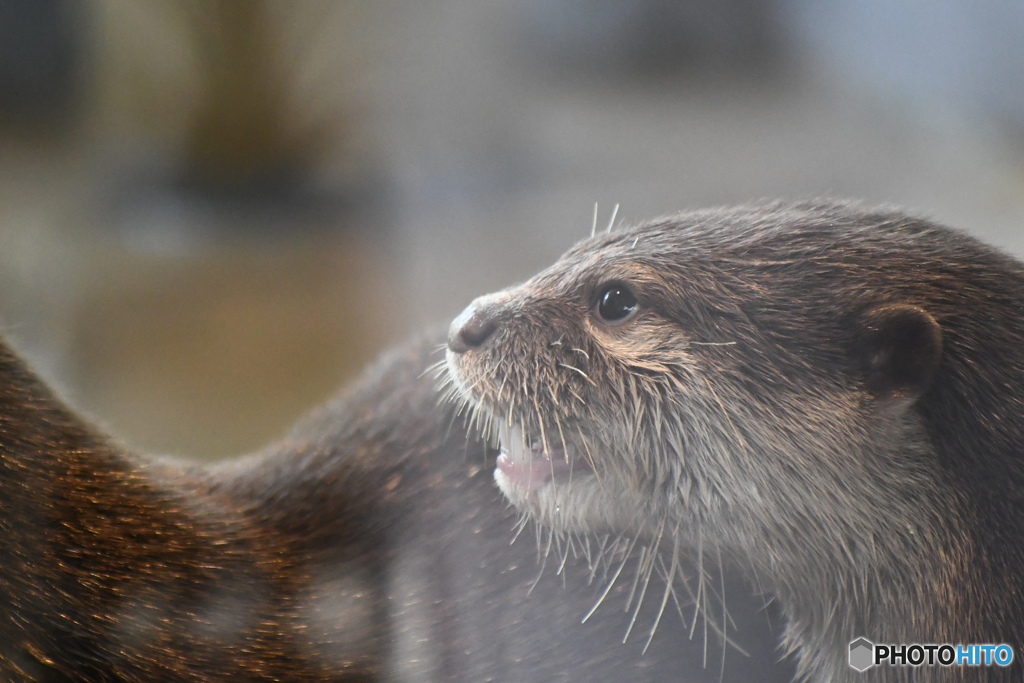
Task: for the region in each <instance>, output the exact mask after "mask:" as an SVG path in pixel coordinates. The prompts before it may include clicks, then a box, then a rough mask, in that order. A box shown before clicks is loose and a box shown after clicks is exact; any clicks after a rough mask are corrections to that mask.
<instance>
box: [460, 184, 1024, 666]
mask: <svg viewBox="0 0 1024 683" xmlns="http://www.w3.org/2000/svg"><path fill="white" fill-rule="evenodd" d="M609 282H622V283H625V284H627V285H628V286H629V287H630V288H632V290H633V292H634V293H635V294H636V297H637V299H638V301H639V306H640V308H639V313H638V314H637V315H636V316H635V317H633V318H631V319H630V320H629V321H628V322H626V323H625V324H622V325H616V326H610V325H605V324H602V323H601V322H600V321H598V320H597V318H596V317H595V315H594V314H593V308H594V305H595V301H596V296H597V292H598V291H599V290H600V288H601V286H602V285H604V284H606V283H609ZM473 305H474V307H475V309H476V310H477V311H478V313H479V315H480V316H483V317H485V318H487V319H493V320H494V321H497V329H496V332H495V333H494V334H493V335H492V337H491V338H490V339H488V341H487V343H486V344H485V345H483V346H481V348H478V349H472V350H470V351H469V352H467V353H464V354H455V353H451V352H450V353H449V354H448V363H449V367H450V370H451V382H452V387H453V388H452V391H451V393H452V396H453V397H454V398H455V399H456V400H457V401H462V402H465V403H466V404H467V405H468V406H469V407H470V409H471V410H474V411H476V414H477V416H478V418H477V419H478V421H479V422H480V423H481V424H482V425H483V426H484V427H485V428H489V429H490V430H491V431H492V432H494V431H500V426H501V425H502V424H506V425H514V426H517V427H519V428H521V429H522V430H523V431H524V432H525V433H526V434H528V435H530V438H541V439H543V440H552V439H554V440H556V443H557V442H559V441H564V443H565V448H566V451H567V452H568V453H569V454H570V456H569V457H571V458H575V459H576V461H577V462H585V463H586V464H587V465H588V467H587V468H583V467H581V468H579V469H580V471H579V476H576V477H574V479H573V480H570V481H564V480H558V481H554V482H552V483H551V484H550V485H548V486H547V487H546V488H544V489H542V490H541V491H540V492H539V495H533V496H530V495H526V494H525V493H523V492H522V491H519V490H516V489H515V487H511V486H504V487H503V490H504V491H505V493H506V495H508V497H509V498H510V499H511V500H512V502H514V503H516V504H517V505H518V506H519V507H520V508H521V509H523V510H524V511H527V512H529V513H531V514H532V515H533V516H534V517H536V518H537V519H539V520H540V521H542V522H543V523H545V524H547V525H550V526H551V527H552V528H554V529H555V530H557V531H561V532H574V531H575V532H580V531H587V532H595V531H613V532H614V531H623V530H627V531H633V532H640V533H642V534H645V535H647V536H648V537H650V536H652V535H653V536H657V535H661V536H665V535H669V536H670V537H672V538H673V539H674V541H675V542H676V543H678V544H679V547H681V548H684V549H685V554H686V555H687V556H688V557H694V556H696V557H698V558H700V559H701V560H702V561H703V560H705V559H707V558H712V559H717V558H719V557H721V558H724V562H726V563H727V564H728V563H733V564H735V565H737V566H739V567H741V568H742V569H743V570H744V571H745V572H746V574H747V576H748V577H749V579H750V581H751V582H756V583H759V584H762V585H763V586H764V587H765V588H766V589H767V590H769V591H770V592H772V593H774V594H775V595H777V596H778V599H779V602H780V604H781V607H782V610H783V612H784V613H785V614H786V616H787V625H786V633H785V637H784V643H785V645H786V646H787V647H788V648H790V649H792V650H794V651H795V652H796V655H797V659H798V662H799V669H800V672H801V673H802V674H805V675H806V676H808V677H809V678H810V679H811V680H815V681H828V680H831V681H844V680H886V681H888V680H907V679H910V678H912V679H913V680H916V681H921V680H1003V679H1005V680H1010V679H1015V678H1018V677H1019V676H1020V665H1019V664H1018V663H1015V664H1014V666H1013V667H1011V668H1010V669H1008V670H1003V669H999V668H995V667H993V668H969V667H964V668H958V667H952V668H942V667H933V668H932V667H923V668H917V669H914V668H909V667H908V668H902V669H900V668H874V669H871V670H869V671H868V672H867V673H866V674H858V673H856V672H855V671H854V670H852V669H850V668H848V666H847V663H846V658H847V646H848V644H849V642H850V641H851V640H853V639H854V638H856V637H858V636H866V637H867V638H868V639H870V640H872V641H874V642H883V643H954V644H956V643H1001V642H1006V643H1010V644H1011V645H1013V646H1014V647H1015V649H1016V651H1017V655H1018V657H1020V656H1022V655H1024V649H1022V647H1021V645H1022V644H1024V569H1022V567H1024V457H1022V456H1024V454H1022V452H1021V451H1022V449H1024V446H1022V445H1021V444H1024V405H1022V398H1021V396H1022V391H1024V267H1022V266H1021V264H1019V263H1018V262H1017V261H1015V260H1013V259H1011V258H1009V257H1007V256H1004V255H1002V254H1000V253H998V252H997V251H995V250H993V249H991V248H989V247H987V246H985V245H983V244H981V243H979V242H978V241H976V240H974V239H972V238H970V237H968V236H966V235H964V234H962V233H960V232H957V231H954V230H950V229H947V228H944V227H941V226H938V225H935V224H933V223H930V222H928V221H925V220H920V219H916V218H913V217H909V216H906V215H904V214H902V213H900V212H898V211H893V210H888V209H879V210H874V209H865V208H862V207H859V206H856V205H851V204H845V203H832V202H824V203H807V204H781V203H780V204H770V205H762V206H754V207H740V208H737V209H722V210H713V211H705V212H695V213H689V214H682V215H678V216H673V217H670V218H666V219H663V220H660V221H655V222H653V223H650V224H645V225H640V226H635V227H628V228H625V229H622V230H618V231H616V232H613V233H609V234H598V235H595V236H593V237H592V238H590V239H588V240H585V241H584V242H582V243H580V244H579V245H577V246H576V247H574V248H573V249H571V250H570V251H569V252H568V253H567V254H566V255H565V256H564V257H563V258H562V259H561V260H560V261H559V262H557V263H556V264H555V265H554V266H552V267H551V268H549V269H547V270H545V271H543V272H542V273H540V274H539V275H537V276H536V277H534V278H533V279H531V280H529V281H528V282H526V283H524V284H522V285H519V286H517V287H512V288H510V289H508V290H505V291H503V292H499V293H497V294H494V295H490V296H487V297H481V298H480V299H478V300H477V301H476V302H474V304H473ZM453 332H454V331H453ZM569 366H571V367H569ZM584 469H593V470H594V473H593V474H591V473H588V472H586V471H584ZM500 480H501V478H500V477H499V481H500ZM958 676H962V677H963V678H962V679H961V678H957V677H958Z"/></svg>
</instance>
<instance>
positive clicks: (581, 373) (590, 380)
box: [559, 363, 597, 387]
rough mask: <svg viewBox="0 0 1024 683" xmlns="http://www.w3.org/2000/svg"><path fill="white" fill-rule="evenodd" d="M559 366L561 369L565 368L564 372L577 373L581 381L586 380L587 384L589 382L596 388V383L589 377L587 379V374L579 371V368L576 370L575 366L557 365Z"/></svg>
mask: <svg viewBox="0 0 1024 683" xmlns="http://www.w3.org/2000/svg"><path fill="white" fill-rule="evenodd" d="M559 365H560V366H561V367H563V368H565V369H566V370H572V371H574V372H578V373H580V376H581V377H583V379H585V380H587V381H588V382H590V383H591V384H592V385H594V386H595V387H596V386H597V383H596V382H594V380H592V379H590V377H589V376H588V375H587V373H585V372H583V371H582V370H580V369H579V368H577V367H575V366H573V365H568V364H566V363H559Z"/></svg>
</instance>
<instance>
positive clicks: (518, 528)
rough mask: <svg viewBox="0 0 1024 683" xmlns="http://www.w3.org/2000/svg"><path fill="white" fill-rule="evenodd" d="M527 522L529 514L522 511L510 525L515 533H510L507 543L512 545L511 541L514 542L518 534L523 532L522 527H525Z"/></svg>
mask: <svg viewBox="0 0 1024 683" xmlns="http://www.w3.org/2000/svg"><path fill="white" fill-rule="evenodd" d="M529 522H530V516H529V515H528V514H525V513H523V514H521V515H519V519H518V520H517V521H516V523H515V524H514V525H512V530H513V531H514V532H515V533H514V534H513V535H512V540H511V541H509V543H508V544H509V545H512V544H513V543H515V542H516V539H518V538H519V535H520V534H522V533H523V529H525V528H526V525H527V524H528V523H529Z"/></svg>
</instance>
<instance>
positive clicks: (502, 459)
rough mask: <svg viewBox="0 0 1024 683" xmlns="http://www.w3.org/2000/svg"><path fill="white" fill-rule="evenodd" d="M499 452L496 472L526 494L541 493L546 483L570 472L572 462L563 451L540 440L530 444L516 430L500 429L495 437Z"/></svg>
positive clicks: (520, 430) (513, 428) (520, 432)
mask: <svg viewBox="0 0 1024 683" xmlns="http://www.w3.org/2000/svg"><path fill="white" fill-rule="evenodd" d="M498 442H499V444H500V446H501V452H500V454H499V455H498V462H497V472H496V473H495V474H496V475H497V474H498V473H499V472H500V473H501V474H503V475H504V476H505V477H506V478H507V479H508V480H509V482H510V483H511V484H512V485H514V486H515V487H516V488H519V489H521V490H523V491H526V492H528V493H533V492H534V491H538V490H540V489H541V488H542V487H543V486H544V485H545V484H547V482H548V481H549V480H551V479H553V478H555V477H557V476H560V475H562V474H568V473H569V472H571V471H572V462H571V461H570V460H569V459H568V458H567V457H566V453H565V449H564V448H559V447H554V446H552V445H550V444H549V445H548V448H547V449H545V448H544V444H543V442H542V441H541V440H539V439H534V440H531V441H530V445H529V447H527V445H526V444H527V439H526V435H525V434H524V433H523V430H522V429H521V428H518V427H510V428H506V429H502V430H501V432H500V434H499V435H498Z"/></svg>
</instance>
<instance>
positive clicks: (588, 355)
mask: <svg viewBox="0 0 1024 683" xmlns="http://www.w3.org/2000/svg"><path fill="white" fill-rule="evenodd" d="M569 350H570V351H573V352H575V353H579V354H582V355H583V357H584V358H586V359H587V360H590V354H589V353H587V352H586V351H584V350H583V349H577V348H576V347H573V348H571V349H569Z"/></svg>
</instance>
